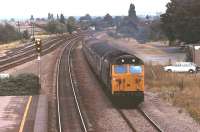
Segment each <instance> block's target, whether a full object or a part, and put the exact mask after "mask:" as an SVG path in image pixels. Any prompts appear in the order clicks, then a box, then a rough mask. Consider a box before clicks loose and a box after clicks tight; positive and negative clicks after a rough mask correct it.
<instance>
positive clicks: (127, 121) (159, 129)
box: [117, 108, 164, 132]
mask: <svg viewBox="0 0 200 132" xmlns="http://www.w3.org/2000/svg"><path fill="white" fill-rule="evenodd" d="M117 111H118V112H119V114H120V115H121V117H122V118H123V119H124V121H125V122H126V123H127V125H128V126H129V128H130V129H131V130H132V131H133V132H137V131H138V130H137V129H136V128H135V127H134V124H133V123H132V121H131V120H132V119H131V118H134V115H133V116H131V117H130V116H128V115H127V114H126V110H122V109H118V108H117ZM133 111H137V114H141V115H142V117H144V118H145V120H146V121H148V123H149V124H150V125H151V126H152V127H153V128H154V130H155V131H158V132H164V130H162V129H161V128H160V127H159V125H158V124H157V123H156V122H155V121H153V120H152V119H151V118H150V117H149V116H148V114H147V113H146V112H145V111H143V110H142V109H141V108H137V109H133Z"/></svg>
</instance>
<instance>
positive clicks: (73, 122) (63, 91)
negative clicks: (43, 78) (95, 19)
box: [56, 39, 88, 132]
mask: <svg viewBox="0 0 200 132" xmlns="http://www.w3.org/2000/svg"><path fill="white" fill-rule="evenodd" d="M77 41H78V40H77V39H75V40H71V41H69V42H68V43H67V44H66V46H65V48H64V49H63V51H62V53H61V56H60V58H59V61H58V63H57V79H56V80H57V82H56V85H57V94H56V96H57V114H58V115H57V117H58V131H59V132H64V131H84V132H87V131H88V130H87V123H86V122H85V120H84V117H83V114H82V111H81V107H80V103H79V98H78V96H77V93H76V90H75V87H74V81H73V78H72V65H71V52H72V49H73V47H74V44H75V43H76V42H77Z"/></svg>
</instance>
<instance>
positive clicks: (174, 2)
mask: <svg viewBox="0 0 200 132" xmlns="http://www.w3.org/2000/svg"><path fill="white" fill-rule="evenodd" d="M161 21H162V28H163V31H164V32H165V34H166V36H167V37H168V39H169V40H170V41H174V40H176V39H178V40H180V41H183V42H186V43H197V42H199V41H200V37H199V34H200V1H199V0H171V2H170V3H168V4H167V11H166V13H165V14H162V15H161Z"/></svg>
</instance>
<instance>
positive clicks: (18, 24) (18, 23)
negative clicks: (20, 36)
mask: <svg viewBox="0 0 200 132" xmlns="http://www.w3.org/2000/svg"><path fill="white" fill-rule="evenodd" d="M17 26H18V32H19V33H20V22H19V21H18V22H17Z"/></svg>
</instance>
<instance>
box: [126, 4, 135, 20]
mask: <svg viewBox="0 0 200 132" xmlns="http://www.w3.org/2000/svg"><path fill="white" fill-rule="evenodd" d="M128 16H129V17H130V18H133V19H136V18H137V16H136V11H135V5H134V4H130V8H129V11H128Z"/></svg>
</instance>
